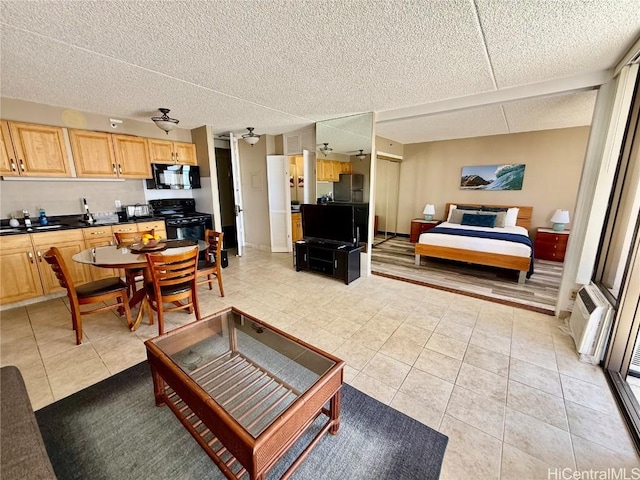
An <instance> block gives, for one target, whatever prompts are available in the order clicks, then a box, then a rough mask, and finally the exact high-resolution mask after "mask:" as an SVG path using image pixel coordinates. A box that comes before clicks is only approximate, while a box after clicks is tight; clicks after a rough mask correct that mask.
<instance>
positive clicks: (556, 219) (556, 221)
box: [551, 209, 569, 232]
mask: <svg viewBox="0 0 640 480" xmlns="http://www.w3.org/2000/svg"><path fill="white" fill-rule="evenodd" d="M551 221H552V222H553V229H554V230H555V231H556V232H561V231H562V230H564V227H565V225H566V224H567V223H569V211H568V210H560V209H558V210H556V213H554V214H553V215H552V217H551Z"/></svg>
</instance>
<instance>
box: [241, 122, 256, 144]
mask: <svg viewBox="0 0 640 480" xmlns="http://www.w3.org/2000/svg"><path fill="white" fill-rule="evenodd" d="M247 130H249V133H245V134H244V135H242V138H243V139H244V141H245V142H247V143H248V144H249V145H251V146H252V147H253V146H254V145H255V144H256V143H258V142H259V141H260V135H258V134H257V133H253V130H254V128H253V127H247Z"/></svg>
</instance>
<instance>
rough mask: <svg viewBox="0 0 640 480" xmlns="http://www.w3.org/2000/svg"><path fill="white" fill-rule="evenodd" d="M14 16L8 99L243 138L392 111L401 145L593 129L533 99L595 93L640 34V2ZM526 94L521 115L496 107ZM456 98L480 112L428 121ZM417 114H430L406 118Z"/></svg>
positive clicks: (347, 0) (76, 7)
mask: <svg viewBox="0 0 640 480" xmlns="http://www.w3.org/2000/svg"><path fill="white" fill-rule="evenodd" d="M249 5H250V6H251V8H247V6H249ZM0 8H1V17H0V22H1V23H0V27H1V29H2V31H1V34H2V37H1V44H0V54H1V55H0V68H1V70H0V94H1V95H2V96H3V97H10V98H19V99H24V100H29V101H33V102H38V103H45V104H50V105H57V106H62V107H66V108H72V109H76V110H81V111H87V112H93V113H100V114H104V115H109V116H116V117H119V118H132V119H136V120H142V121H150V120H149V118H150V117H151V116H152V115H155V114H157V113H158V112H157V108H158V107H167V108H170V109H171V116H173V117H175V118H178V119H180V126H181V127H184V128H195V127H198V126H201V125H205V124H207V125H212V126H213V129H214V131H216V132H225V131H230V130H231V131H235V132H239V133H244V132H246V130H245V127H246V126H248V125H251V126H254V127H255V129H256V132H258V133H269V134H279V133H283V132H287V131H291V130H295V129H297V128H300V127H302V126H305V125H308V124H310V123H314V122H317V121H321V120H326V119H331V118H338V117H344V116H347V115H353V114H357V113H362V112H370V111H373V112H388V114H387V115H386V120H385V121H384V122H381V123H380V124H379V125H378V126H377V134H378V135H381V136H384V137H386V138H390V139H392V140H395V141H398V142H401V143H415V142H422V141H429V140H437V139H443V138H457V137H466V136H477V135H487V134H495V133H509V132H516V131H529V130H537V129H544V128H561V127H568V126H575V125H587V124H589V122H590V118H591V111H592V108H593V102H594V98H595V96H594V94H593V92H586V93H574V94H568V95H557V96H546V97H544V98H535V99H526V100H523V99H524V98H527V97H533V96H535V95H536V91H537V89H536V84H538V83H539V82H549V81H556V80H560V79H563V78H566V77H573V78H575V79H576V81H575V85H576V88H578V86H580V87H581V88H582V90H584V87H585V81H583V82H580V79H581V78H582V76H585V78H586V76H587V75H589V74H592V73H593V72H601V71H604V70H607V69H610V68H611V67H613V66H614V65H615V64H616V63H617V61H618V60H619V59H620V57H622V55H623V54H624V53H625V52H626V51H627V49H628V48H629V47H630V46H631V45H632V43H633V42H634V41H635V39H636V38H637V37H638V35H639V34H640V4H639V0H598V1H588V2H578V1H536V2H513V1H512V0H448V1H433V0H413V1H405V0H389V1H379V0H343V1H327V0H315V1H292V0H287V1H284V0H269V1H264V2H263V1H252V0H246V1H244V2H238V1H237V0H229V1H225V0H216V1H154V0H149V1H97V2H94V1H77V2H69V1H47V2H44V1H37V0H36V1H32V2H25V1H22V0H20V1H7V0H3V1H2V2H1V4H0ZM587 83H588V82H587ZM523 86H527V88H524V89H522V88H521V89H520V90H519V92H520V93H519V95H518V98H511V99H510V101H509V102H508V103H506V102H505V103H503V102H494V101H491V100H489V99H488V97H487V95H491V94H492V93H494V94H495V93H496V92H497V91H501V90H505V91H508V90H509V89H513V88H514V87H523ZM528 86H531V88H528ZM587 86H593V85H587ZM557 91H558V92H559V91H562V92H564V93H566V92H567V91H568V90H567V88H566V86H564V87H562V89H561V88H560V87H558V90H557ZM569 91H570V89H569ZM522 92H525V93H522ZM527 92H529V93H527ZM458 98H470V99H472V100H471V102H470V103H471V104H474V103H475V104H476V105H478V106H477V107H476V108H473V109H471V110H469V111H466V110H459V109H457V110H456V111H454V112H449V113H438V114H437V115H436V114H426V113H425V114H420V113H419V109H420V108H424V109H425V112H427V111H428V107H429V105H430V104H431V105H433V103H434V102H443V101H444V102H447V101H451V100H455V99H458ZM415 106H418V107H419V108H418V114H415V112H414V114H413V115H412V118H410V119H407V118H404V117H403V116H402V114H401V110H402V109H403V108H407V107H415ZM396 110H397V112H395V111H396ZM389 112H390V113H389Z"/></svg>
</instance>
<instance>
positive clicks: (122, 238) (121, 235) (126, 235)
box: [113, 228, 155, 246]
mask: <svg viewBox="0 0 640 480" xmlns="http://www.w3.org/2000/svg"><path fill="white" fill-rule="evenodd" d="M147 233H148V234H149V235H153V234H154V233H155V230H154V229H153V228H152V229H151V230H142V231H140V232H116V233H114V234H113V236H114V237H115V238H116V244H117V245H118V246H120V245H133V244H134V243H136V242H139V241H140V239H141V238H142V236H143V235H145V234H147Z"/></svg>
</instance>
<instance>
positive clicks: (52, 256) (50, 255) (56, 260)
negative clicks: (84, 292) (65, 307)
mask: <svg viewBox="0 0 640 480" xmlns="http://www.w3.org/2000/svg"><path fill="white" fill-rule="evenodd" d="M44 259H45V261H46V262H47V263H48V264H49V265H51V269H52V270H53V273H55V275H56V278H57V279H58V282H60V285H61V286H62V287H63V288H66V289H67V292H68V294H69V297H75V296H76V288H75V286H74V285H73V277H72V276H71V273H70V272H69V269H68V268H67V264H66V263H64V258H62V253H60V250H58V249H57V248H56V247H51V248H50V249H49V250H47V251H46V252H45V254H44Z"/></svg>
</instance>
